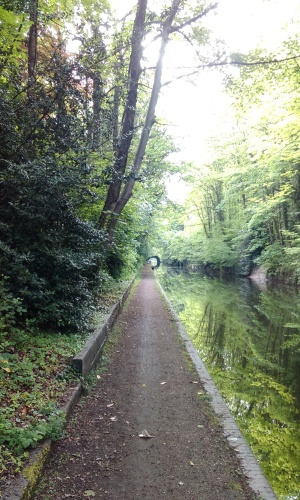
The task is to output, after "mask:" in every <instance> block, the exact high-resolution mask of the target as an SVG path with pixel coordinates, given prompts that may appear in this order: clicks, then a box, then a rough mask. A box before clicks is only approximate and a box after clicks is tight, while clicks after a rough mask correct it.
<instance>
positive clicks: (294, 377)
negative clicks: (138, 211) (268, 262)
mask: <svg viewBox="0 0 300 500" xmlns="http://www.w3.org/2000/svg"><path fill="white" fill-rule="evenodd" d="M157 275H158V278H159V281H160V282H161V284H162V286H163V288H164V290H165V292H166V293H167V295H168V297H169V299H170V300H171V302H172V304H173V306H174V308H175V310H176V312H177V314H178V315H179V317H180V319H181V321H182V323H183V324H184V326H185V328H186V330H187V332H188V334H189V336H190V337H191V339H192V341H193V343H194V345H195V347H196V348H197V350H198V351H199V354H200V356H201V357H202V359H203V361H204V362H205V363H206V366H207V368H208V370H209V372H210V374H211V376H212V377H213V379H214V381H215V383H216V385H217V387H218V388H219V390H220V392H221V393H222V395H223V397H224V399H225V400H226V402H227V404H228V406H229V408H230V410H231V412H232V414H233V415H234V416H235V418H236V420H237V421H238V423H239V426H240V428H241V429H242V431H243V433H244V435H245V437H246V439H247V440H248V442H249V444H250V445H251V447H252V449H253V452H254V454H255V456H256V458H257V459H258V460H259V462H260V464H261V466H262V468H263V470H264V473H265V475H266V476H267V478H268V479H269V481H270V483H271V484H272V486H273V488H274V490H275V492H276V494H277V496H278V498H280V499H296V498H300V428H299V421H300V419H299V417H300V412H299V409H300V302H299V296H298V295H297V294H296V292H295V291H292V290H289V291H288V292H287V291H286V290H282V289H272V290H271V291H270V290H265V291H261V290H259V289H258V288H257V287H255V286H254V285H253V284H252V283H251V282H250V281H249V280H247V279H240V280H237V281H235V282H225V281H221V280H219V279H216V278H209V277H207V276H203V275H200V274H198V273H197V274H196V273H193V274H186V273H184V272H178V271H177V272H174V271H173V272H172V271H170V270H166V269H161V270H160V271H158V272H157Z"/></svg>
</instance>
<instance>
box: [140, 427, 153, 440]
mask: <svg viewBox="0 0 300 500" xmlns="http://www.w3.org/2000/svg"><path fill="white" fill-rule="evenodd" d="M139 437H140V438H146V439H148V438H153V437H154V436H151V434H149V432H148V431H146V429H144V430H143V431H142V432H141V433H140V434H139Z"/></svg>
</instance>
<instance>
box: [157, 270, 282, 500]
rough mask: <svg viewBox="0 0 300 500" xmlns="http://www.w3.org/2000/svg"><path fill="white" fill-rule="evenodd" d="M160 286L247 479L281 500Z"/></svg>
mask: <svg viewBox="0 0 300 500" xmlns="http://www.w3.org/2000/svg"><path fill="white" fill-rule="evenodd" d="M155 278H156V283H157V285H158V287H159V289H160V292H161V294H162V296H163V298H164V300H165V301H166V304H167V307H168V308H169V310H170V312H171V314H172V316H173V317H174V320H175V322H176V325H177V328H178V332H179V334H180V336H181V338H182V340H183V342H184V346H185V349H186V351H187V352H188V354H189V356H190V358H191V361H192V363H193V365H194V367H195V370H196V372H197V373H198V376H199V378H200V380H201V382H202V384H203V386H204V388H205V391H206V392H207V393H208V395H209V396H210V404H211V406H212V408H213V410H214V412H215V413H216V414H217V415H218V417H219V418H220V421H221V425H222V427H223V432H224V435H225V437H226V438H227V441H228V442H229V444H230V446H231V447H233V448H234V450H235V452H236V454H237V456H238V458H239V460H240V462H241V465H242V468H243V471H244V474H245V477H246V479H247V482H248V484H249V486H250V487H251V488H252V490H253V491H254V492H255V493H256V494H257V495H259V497H260V499H262V500H277V496H276V494H275V492H274V490H273V488H272V487H271V485H270V483H269V481H268V479H267V478H266V476H265V475H264V473H263V471H262V469H261V467H260V465H259V463H258V461H257V460H256V458H255V456H254V454H253V452H252V450H251V448H250V446H249V444H248V443H247V441H246V439H245V438H244V436H243V434H242V431H241V430H240V428H239V426H238V424H237V423H236V421H235V419H234V417H233V415H232V414H231V412H230V410H229V408H228V407H227V405H226V403H225V400H224V399H223V397H222V396H221V393H220V392H219V390H218V389H217V387H216V385H215V383H214V382H213V380H212V378H211V376H210V374H209V372H208V370H207V368H206V366H205V364H204V362H203V361H202V359H201V358H200V356H199V353H198V351H197V350H196V348H195V347H194V345H193V344H192V341H191V339H190V337H189V336H188V334H187V332H186V330H185V328H184V326H183V324H182V323H181V321H180V319H179V317H178V316H177V313H176V311H175V309H174V308H173V306H172V304H171V302H170V300H169V298H168V297H167V295H166V292H165V291H164V289H163V287H162V286H161V284H160V282H159V280H158V278H157V277H155Z"/></svg>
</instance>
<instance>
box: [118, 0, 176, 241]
mask: <svg viewBox="0 0 300 500" xmlns="http://www.w3.org/2000/svg"><path fill="white" fill-rule="evenodd" d="M181 1H182V0H173V3H172V7H171V9H170V13H169V16H168V17H167V19H166V20H165V22H164V24H163V29H162V36H161V45H160V51H159V57H158V61H157V64H156V69H155V75H154V81H153V86H152V91H151V97H150V101H149V105H148V110H147V115H146V119H145V123H144V126H143V130H142V134H141V138H140V141H139V145H138V148H137V151H136V155H135V159H134V163H133V167H132V169H131V172H130V178H129V180H128V181H127V182H126V184H125V186H124V188H123V191H122V193H121V195H120V196H119V198H118V200H117V201H116V202H115V204H114V207H113V213H112V214H111V217H110V221H109V225H108V232H109V237H110V239H113V234H114V231H115V227H116V224H117V222H118V218H119V216H120V214H121V212H122V210H123V209H124V207H125V206H126V204H127V202H128V201H129V199H130V198H131V196H132V190H133V187H134V184H135V181H136V177H137V175H138V173H139V171H140V168H141V166H142V162H143V158H144V154H145V150H146V146H147V143H148V140H149V136H150V132H151V129H152V126H153V124H154V122H155V108H156V104H157V101H158V96H159V92H160V89H161V85H162V83H161V77H162V68H163V59H164V54H165V51H166V47H167V44H168V41H169V37H170V33H171V30H172V22H173V20H174V17H175V15H176V13H177V11H178V8H179V5H180V3H181Z"/></svg>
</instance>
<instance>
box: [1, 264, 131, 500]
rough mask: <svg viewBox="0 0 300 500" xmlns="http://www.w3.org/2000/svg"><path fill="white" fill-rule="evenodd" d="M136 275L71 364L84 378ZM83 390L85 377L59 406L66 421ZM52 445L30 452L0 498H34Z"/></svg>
mask: <svg viewBox="0 0 300 500" xmlns="http://www.w3.org/2000/svg"><path fill="white" fill-rule="evenodd" d="M137 277H138V274H137V275H136V276H135V277H134V278H133V279H132V280H131V281H130V283H129V285H128V286H127V288H126V290H125V291H124V292H123V294H122V296H121V298H120V299H119V300H118V301H117V302H116V303H115V304H114V305H113V306H112V307H111V308H110V311H109V313H108V314H107V315H106V316H105V318H104V320H103V321H102V323H100V324H99V325H98V326H97V327H96V328H95V330H94V331H93V333H92V334H91V335H90V336H89V338H88V339H87V341H86V343H85V344H84V346H83V348H82V349H81V350H80V351H79V353H77V354H76V355H75V356H74V358H73V359H72V361H71V364H72V365H73V366H74V367H75V369H76V370H77V371H78V372H79V373H80V374H81V376H82V377H86V376H87V375H88V374H89V373H90V371H91V370H92V369H93V368H94V366H95V365H96V364H97V362H98V361H99V359H100V357H101V354H102V350H103V347H104V344H105V342H106V340H107V337H108V335H109V333H110V332H111V330H112V328H113V327H114V325H115V323H116V320H117V318H118V316H119V314H120V313H121V311H122V309H123V306H124V304H125V301H126V299H127V298H128V295H129V293H130V291H131V289H132V286H133V284H134V282H135V280H136V279H137ZM82 391H83V379H82V380H80V382H79V383H78V384H77V386H76V387H75V388H74V389H73V391H72V393H71V396H70V397H69V399H68V401H67V403H66V404H65V405H64V406H62V407H61V408H59V410H60V411H62V412H63V413H64V414H65V416H66V422H67V421H68V420H69V418H70V417H71V415H72V413H73V410H74V408H75V406H76V405H77V403H78V401H79V400H80V398H81V394H82ZM52 446H53V441H52V440H51V439H47V440H45V441H44V442H43V443H41V444H38V445H37V447H36V448H34V449H33V450H31V451H30V453H29V462H28V464H27V465H26V466H25V467H24V469H23V470H22V472H21V473H20V475H19V476H18V477H16V478H15V479H14V480H13V481H12V482H11V484H10V485H9V486H8V487H7V488H6V489H5V490H4V491H3V493H2V495H3V496H1V492H0V499H1V500H30V499H31V497H32V495H33V493H34V491H35V489H36V486H37V484H38V482H39V480H40V478H41V476H42V473H43V469H44V466H45V464H46V462H47V460H48V458H49V455H50V453H51V450H52Z"/></svg>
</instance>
